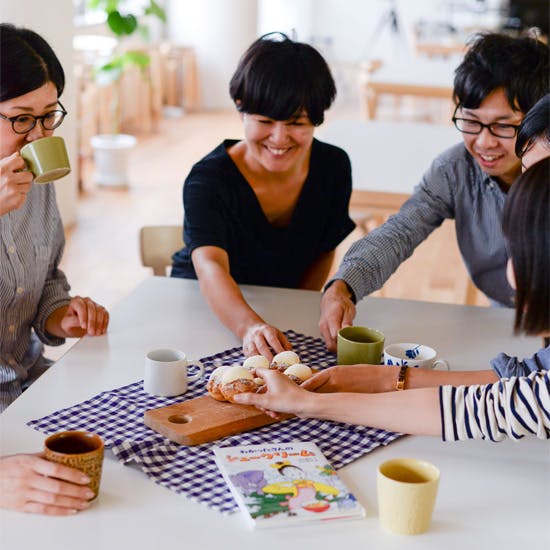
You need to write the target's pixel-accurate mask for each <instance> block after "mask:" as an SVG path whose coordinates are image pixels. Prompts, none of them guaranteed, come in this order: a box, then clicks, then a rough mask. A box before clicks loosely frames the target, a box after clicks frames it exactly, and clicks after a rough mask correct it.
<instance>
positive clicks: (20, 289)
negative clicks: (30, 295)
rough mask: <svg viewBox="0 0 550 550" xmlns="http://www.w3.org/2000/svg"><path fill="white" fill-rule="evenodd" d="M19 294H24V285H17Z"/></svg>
mask: <svg viewBox="0 0 550 550" xmlns="http://www.w3.org/2000/svg"><path fill="white" fill-rule="evenodd" d="M17 294H23V287H21V286H18V287H17Z"/></svg>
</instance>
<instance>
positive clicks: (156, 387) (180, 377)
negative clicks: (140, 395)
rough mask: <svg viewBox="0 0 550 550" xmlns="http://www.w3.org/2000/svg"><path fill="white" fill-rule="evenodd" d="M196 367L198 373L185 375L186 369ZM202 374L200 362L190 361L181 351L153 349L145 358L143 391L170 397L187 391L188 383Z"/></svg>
mask: <svg viewBox="0 0 550 550" xmlns="http://www.w3.org/2000/svg"><path fill="white" fill-rule="evenodd" d="M189 365H196V366H197V367H198V368H199V372H197V373H196V374H193V375H192V376H188V375H187V367H188V366H189ZM203 374H204V366H203V364H202V363H201V362H200V361H191V360H188V359H187V356H186V355H185V353H184V352H183V351H179V350H177V349H169V348H163V349H154V350H152V351H150V352H149V353H148V354H147V356H146V358H145V377H144V379H143V389H144V390H145V391H146V392H147V393H150V394H152V395H162V396H164V397H171V396H174V395H181V394H183V393H185V392H186V391H187V386H188V384H189V382H193V381H194V380H198V379H199V378H200V377H201V376H203Z"/></svg>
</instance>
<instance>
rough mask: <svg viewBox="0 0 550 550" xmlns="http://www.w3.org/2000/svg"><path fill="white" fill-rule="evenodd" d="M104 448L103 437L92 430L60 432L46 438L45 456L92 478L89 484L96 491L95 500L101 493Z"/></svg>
mask: <svg viewBox="0 0 550 550" xmlns="http://www.w3.org/2000/svg"><path fill="white" fill-rule="evenodd" d="M103 448H104V445H103V440H102V439H101V437H99V436H98V435H96V434H93V433H91V432H85V431H68V432H59V433H56V434H53V435H50V437H48V438H47V439H46V441H45V443H44V458H45V459H46V460H49V461H51V462H57V463H59V464H64V465H65V466H70V467H71V468H76V469H77V470H80V471H81V472H84V473H85V474H86V475H87V476H88V477H89V478H90V483H89V484H88V486H89V487H90V489H91V490H92V491H93V492H94V496H93V497H92V498H91V499H90V500H94V499H95V498H96V497H97V495H98V493H99V483H100V481H101V468H102V466H103Z"/></svg>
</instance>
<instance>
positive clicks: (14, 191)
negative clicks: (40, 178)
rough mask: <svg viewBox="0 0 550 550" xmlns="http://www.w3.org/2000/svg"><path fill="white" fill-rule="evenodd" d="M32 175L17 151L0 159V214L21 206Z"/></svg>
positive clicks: (30, 184)
mask: <svg viewBox="0 0 550 550" xmlns="http://www.w3.org/2000/svg"><path fill="white" fill-rule="evenodd" d="M32 180H33V175H32V173H31V172H29V171H28V170H26V165H25V161H24V160H23V159H22V158H21V155H20V154H19V153H13V155H10V156H9V157H5V158H3V159H1V160H0V216H3V215H4V214H7V213H8V212H11V211H12V210H17V209H19V208H21V207H22V206H23V204H24V203H25V200H26V199H27V194H28V193H29V191H30V190H31V187H32Z"/></svg>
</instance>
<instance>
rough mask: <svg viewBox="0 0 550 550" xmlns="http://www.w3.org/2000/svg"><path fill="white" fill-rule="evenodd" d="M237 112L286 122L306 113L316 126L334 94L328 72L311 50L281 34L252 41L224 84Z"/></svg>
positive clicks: (306, 45)
mask: <svg viewBox="0 0 550 550" xmlns="http://www.w3.org/2000/svg"><path fill="white" fill-rule="evenodd" d="M229 93H230V95H231V98H232V99H233V101H234V102H235V105H236V106H237V109H238V110H239V111H241V112H243V113H248V114H258V115H262V116H267V117H269V118H273V119H275V120H288V119H289V118H291V117H293V116H295V115H297V114H299V113H300V111H301V110H305V111H306V113H307V115H308V117H309V120H311V122H312V123H313V124H314V125H315V126H319V124H322V122H323V120H324V112H325V110H326V109H328V108H329V107H330V105H331V104H332V102H333V101H334V97H335V96H336V86H335V84H334V80H333V78H332V75H331V74H330V69H329V68H328V65H327V63H326V61H325V60H324V59H323V57H322V56H321V54H320V53H319V52H318V51H317V50H316V49H315V48H313V47H312V46H310V45H308V44H303V43H301V42H294V41H293V40H290V39H289V38H288V36H286V35H285V34H281V33H270V34H266V35H264V36H261V37H260V38H258V40H256V41H255V42H254V43H253V44H252V45H251V46H250V47H249V48H248V50H246V52H245V53H244V54H243V56H242V57H241V59H240V61H239V64H238V66H237V70H236V71H235V74H234V75H233V77H232V78H231V82H230V83H229Z"/></svg>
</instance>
